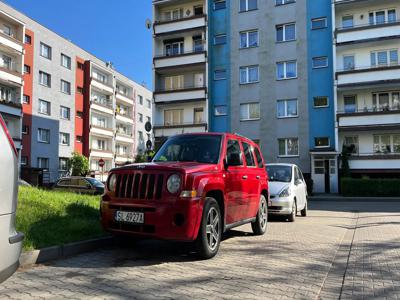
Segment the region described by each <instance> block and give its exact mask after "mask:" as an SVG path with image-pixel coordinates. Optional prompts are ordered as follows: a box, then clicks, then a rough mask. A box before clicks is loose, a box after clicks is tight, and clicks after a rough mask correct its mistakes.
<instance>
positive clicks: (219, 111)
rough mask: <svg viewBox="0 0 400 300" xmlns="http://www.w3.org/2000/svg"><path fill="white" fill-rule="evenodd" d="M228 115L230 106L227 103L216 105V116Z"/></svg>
mask: <svg viewBox="0 0 400 300" xmlns="http://www.w3.org/2000/svg"><path fill="white" fill-rule="evenodd" d="M226 115H228V107H227V106H226V105H215V106H214V116H216V117H220V116H226Z"/></svg>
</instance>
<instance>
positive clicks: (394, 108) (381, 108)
mask: <svg viewBox="0 0 400 300" xmlns="http://www.w3.org/2000/svg"><path fill="white" fill-rule="evenodd" d="M375 112H389V113H390V112H397V113H398V112H400V103H398V104H394V105H391V106H390V105H378V106H376V105H373V106H367V107H364V108H349V109H346V108H345V109H344V110H341V111H340V110H338V111H337V114H340V115H346V114H361V113H375Z"/></svg>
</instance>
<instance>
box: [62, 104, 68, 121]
mask: <svg viewBox="0 0 400 300" xmlns="http://www.w3.org/2000/svg"><path fill="white" fill-rule="evenodd" d="M60 118H61V119H65V120H69V119H70V109H69V108H68V107H65V106H60Z"/></svg>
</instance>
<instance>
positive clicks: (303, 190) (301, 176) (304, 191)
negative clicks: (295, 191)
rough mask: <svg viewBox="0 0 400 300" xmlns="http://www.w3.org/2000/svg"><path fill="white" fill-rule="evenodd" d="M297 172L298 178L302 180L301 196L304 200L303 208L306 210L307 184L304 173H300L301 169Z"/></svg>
mask: <svg viewBox="0 0 400 300" xmlns="http://www.w3.org/2000/svg"><path fill="white" fill-rule="evenodd" d="M297 172H298V176H299V178H300V180H301V183H300V186H301V195H302V198H303V206H302V208H304V205H305V204H306V201H307V184H306V181H305V180H304V176H303V173H302V172H301V171H300V169H299V168H297Z"/></svg>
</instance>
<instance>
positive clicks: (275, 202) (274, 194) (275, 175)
mask: <svg viewBox="0 0 400 300" xmlns="http://www.w3.org/2000/svg"><path fill="white" fill-rule="evenodd" d="M266 168H267V172H268V178H269V182H268V187H269V193H270V200H271V202H272V206H270V207H269V208H268V212H269V214H277V215H284V216H287V218H288V220H289V221H290V222H294V220H295V219H296V216H297V213H298V212H300V213H301V215H302V216H303V217H305V216H306V215H307V207H308V206H307V185H306V182H305V180H304V177H303V174H302V173H301V171H300V169H299V167H298V166H296V165H294V164H267V165H266Z"/></svg>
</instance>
